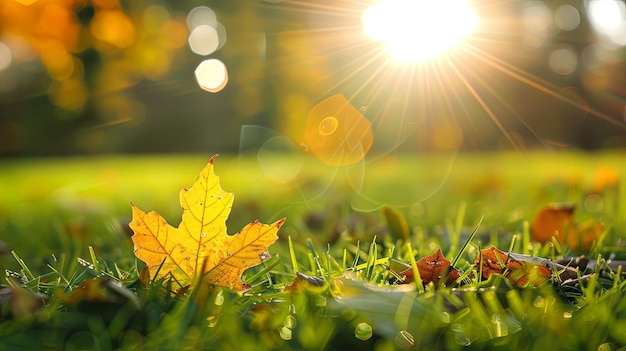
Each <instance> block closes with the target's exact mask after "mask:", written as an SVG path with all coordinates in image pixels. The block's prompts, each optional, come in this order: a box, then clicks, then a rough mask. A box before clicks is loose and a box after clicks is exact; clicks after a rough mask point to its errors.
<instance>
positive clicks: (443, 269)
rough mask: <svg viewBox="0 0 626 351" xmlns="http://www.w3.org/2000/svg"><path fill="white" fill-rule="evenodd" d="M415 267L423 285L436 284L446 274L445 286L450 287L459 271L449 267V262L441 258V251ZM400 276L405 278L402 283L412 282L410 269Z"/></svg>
mask: <svg viewBox="0 0 626 351" xmlns="http://www.w3.org/2000/svg"><path fill="white" fill-rule="evenodd" d="M416 265H417V270H418V271H419V272H420V278H421V279H422V282H423V283H424V284H429V283H431V282H432V283H433V284H437V283H439V280H441V278H444V275H446V274H447V277H446V282H445V285H451V284H453V283H454V281H455V280H456V279H457V278H458V277H460V274H459V271H458V270H457V269H456V268H454V267H450V261H448V260H447V259H446V258H445V257H444V256H443V253H442V252H441V249H438V250H437V252H435V253H434V254H432V255H429V256H425V257H423V258H422V259H420V260H419V261H417V262H416ZM400 274H402V275H404V276H405V277H406V279H405V280H404V283H410V282H412V281H413V280H414V277H413V270H412V269H411V268H407V269H405V270H404V271H402V272H401V273H400Z"/></svg>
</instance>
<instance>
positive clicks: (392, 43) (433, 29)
mask: <svg viewBox="0 0 626 351" xmlns="http://www.w3.org/2000/svg"><path fill="white" fill-rule="evenodd" d="M476 22H477V20H476V16H475V14H474V12H473V11H472V9H471V6H470V3H469V0H457V1H443V0H441V1H430V0H380V1H379V2H378V3H376V4H374V5H372V6H370V7H368V8H367V10H365V12H364V13H363V31H364V32H365V35H366V36H367V37H369V38H370V39H372V40H375V41H381V42H383V43H384V45H385V46H386V49H387V51H388V52H389V54H390V55H391V56H392V57H393V58H394V59H395V60H397V61H400V62H416V61H423V60H428V59H432V58H435V57H437V56H439V55H441V54H442V53H444V52H446V51H447V50H449V49H451V48H452V47H453V46H454V45H456V44H457V43H458V42H459V41H460V40H461V39H462V38H463V37H465V36H467V35H469V34H470V33H472V31H473V30H474V29H475V27H476Z"/></svg>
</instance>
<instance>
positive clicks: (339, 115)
mask: <svg viewBox="0 0 626 351" xmlns="http://www.w3.org/2000/svg"><path fill="white" fill-rule="evenodd" d="M373 138H374V136H373V133H372V126H371V124H370V121H369V120H367V118H365V116H363V114H362V113H361V112H359V110H357V109H356V108H355V107H354V106H352V104H351V103H350V102H349V101H348V100H347V99H346V98H345V96H343V94H337V95H333V96H331V97H329V98H327V99H324V100H323V101H322V102H320V103H318V104H317V105H315V106H313V108H312V109H311V112H310V113H309V116H308V119H307V122H306V127H305V132H304V140H305V142H306V145H307V147H308V148H309V150H311V152H312V153H313V154H314V155H315V156H317V158H319V159H320V161H322V162H323V163H325V164H327V165H330V166H346V165H351V164H355V163H357V162H359V161H361V160H362V159H363V157H365V155H366V154H367V152H368V151H369V149H370V147H371V146H372V141H373Z"/></svg>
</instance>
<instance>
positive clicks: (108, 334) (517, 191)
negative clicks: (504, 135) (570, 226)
mask: <svg viewBox="0 0 626 351" xmlns="http://www.w3.org/2000/svg"><path fill="white" fill-rule="evenodd" d="M209 158H210V155H167V156H150V157H133V156H110V157H93V158H57V159H41V160H39V159H32V160H23V159H22V160H4V161H2V162H0V241H2V242H3V244H6V245H5V246H6V247H5V248H2V250H3V253H2V255H1V256H0V266H1V267H2V268H3V271H4V270H6V272H7V273H6V274H7V278H6V279H4V280H3V281H2V283H1V284H2V285H0V287H1V288H0V289H1V290H0V348H1V349H3V350H5V349H6V350H14V349H15V350H20V349H24V350H29V349H57V350H58V349H67V350H82V349H97V350H117V349H121V350H154V349H163V350H183V349H193V350H197V349H214V348H219V349H223V350H228V349H281V350H291V349H293V350H319V349H327V350H343V349H363V350H393V349H415V350H417V349H419V350H423V349H433V350H437V349H467V348H469V349H507V350H508V349H533V350H534V349H537V350H544V349H550V348H552V349H562V350H580V349H589V350H617V349H620V348H621V347H626V337H625V335H626V334H624V332H623V331H624V330H626V299H623V292H624V289H626V282H625V280H624V276H623V274H622V268H620V267H619V265H615V264H614V263H615V262H616V261H617V263H619V261H620V260H626V250H625V247H626V246H625V245H624V242H623V237H624V235H623V233H624V231H625V230H626V215H625V212H624V209H623V199H625V198H626V194H625V193H624V192H625V191H626V190H625V189H624V187H620V182H619V180H620V176H621V175H623V174H626V159H625V157H624V155H623V153H620V152H602V153H582V152H545V151H544V152H510V153H487V154H479V153H476V154H474V153H458V154H456V153H448V154H445V153H444V154H425V155H415V154H406V155H397V156H393V157H391V156H386V157H381V158H379V159H375V160H370V161H368V162H367V163H365V164H362V165H357V166H351V167H338V168H329V167H325V166H322V165H321V164H319V163H317V162H316V161H315V160H307V161H306V162H305V163H304V165H303V167H302V169H301V170H300V172H299V173H298V174H297V175H295V176H294V178H290V179H289V181H286V182H283V183H280V182H276V181H275V180H271V179H270V178H271V177H270V176H268V174H276V173H271V172H270V173H268V169H267V167H268V164H261V165H259V163H258V160H259V159H257V158H255V157H235V156H229V155H222V156H219V157H218V158H217V159H216V161H215V172H216V174H217V175H218V176H219V177H220V182H221V186H222V188H224V190H226V191H228V192H232V193H234V194H235V200H234V205H233V208H232V212H231V213H230V216H229V217H228V220H227V227H228V232H229V233H230V234H234V233H236V232H237V231H239V230H240V228H242V227H244V225H245V224H246V223H248V222H251V221H253V220H257V219H258V220H259V221H260V222H263V223H272V222H274V221H276V220H279V219H281V218H286V222H285V224H284V225H283V226H282V227H281V228H280V230H279V232H278V237H279V239H278V241H277V242H276V243H274V244H273V245H272V246H270V249H269V253H270V254H271V258H269V259H267V260H265V261H263V264H261V265H258V266H256V267H254V268H251V269H249V270H247V271H246V272H245V273H244V274H243V280H244V281H245V282H246V283H247V284H248V285H249V286H250V288H249V289H248V290H246V291H244V292H239V293H237V292H234V291H232V290H229V289H226V288H220V287H214V286H206V285H202V284H200V285H198V286H196V287H193V288H191V289H189V290H185V289H183V290H182V291H177V290H178V289H175V288H174V286H175V284H174V283H173V282H172V281H168V280H167V279H147V280H146V279H145V277H144V278H141V279H140V272H141V270H142V268H143V266H144V263H143V262H141V261H139V260H137V259H136V258H135V256H134V254H133V243H132V241H131V238H130V236H131V235H132V231H131V230H130V229H129V228H128V223H129V222H130V218H131V202H132V203H133V204H134V205H136V206H137V207H139V208H141V209H142V210H144V211H151V210H155V211H157V212H159V213H160V214H161V215H163V217H164V218H165V219H166V220H167V221H168V223H170V224H172V225H175V226H176V225H178V223H179V222H180V216H181V209H180V208H181V206H180V203H179V198H178V196H179V189H181V188H184V187H189V186H191V184H192V183H193V181H194V180H195V178H196V176H197V174H198V171H199V170H200V169H201V168H202V167H204V166H205V165H206V163H207V162H208V160H209ZM264 162H266V161H264ZM294 162H295V161H294V160H292V159H290V158H289V156H285V157H284V158H280V159H277V161H275V162H273V163H271V167H272V169H273V170H274V171H273V172H278V173H279V174H291V172H292V171H293V164H294ZM274 179H275V178H274ZM549 203H569V204H573V205H575V206H576V210H575V213H574V220H575V222H576V223H577V224H579V225H580V226H583V225H585V223H592V224H593V223H602V224H603V228H605V230H603V231H602V235H601V236H600V237H599V238H597V240H596V242H595V243H594V244H593V245H592V246H591V247H590V248H589V249H588V250H571V249H570V248H568V247H567V246H561V245H558V244H557V243H552V242H549V243H546V244H543V245H542V244H540V243H538V242H535V241H533V240H532V233H531V231H530V229H529V228H530V226H531V224H532V223H533V220H534V218H535V216H536V214H537V212H538V211H539V209H540V208H542V206H544V205H546V204H549ZM383 213H386V214H387V215H384V214H383ZM404 223H406V228H407V229H405V231H407V230H408V231H407V233H409V234H408V238H405V237H403V235H404V234H403V229H402V228H404V227H403V225H404ZM465 244H467V245H465ZM491 246H495V247H497V248H498V249H500V250H502V251H503V252H506V253H507V254H508V253H513V254H526V255H529V256H532V257H540V258H546V259H549V261H548V262H557V261H558V262H561V263H563V262H565V261H564V259H565V258H567V257H573V258H574V259H577V258H581V257H582V256H585V257H587V258H589V259H591V261H590V262H593V264H589V265H588V267H587V270H585V269H584V268H582V266H581V269H580V270H578V271H576V270H574V272H575V273H574V274H575V277H574V278H573V279H571V281H569V282H565V281H564V280H565V279H563V278H562V273H563V269H564V268H563V266H556V265H550V271H549V273H548V277H546V278H547V279H544V280H545V281H542V282H541V283H538V284H517V283H516V282H515V281H511V279H510V278H508V277H505V275H507V274H508V273H509V271H504V272H502V274H494V275H492V276H490V277H489V278H488V279H482V276H481V274H482V273H483V272H481V270H480V267H478V266H475V265H474V261H475V259H476V257H477V256H479V252H480V250H482V249H487V248H489V247H491ZM437 249H441V251H442V253H443V255H444V256H445V258H447V259H448V260H449V261H452V263H453V266H454V268H455V269H458V271H459V274H460V277H459V278H458V279H457V280H456V282H455V283H453V284H449V285H450V286H443V284H441V283H440V284H433V283H431V284H428V283H427V281H426V280H423V281H422V280H421V279H420V278H419V277H418V275H417V274H414V276H415V277H416V278H415V281H414V282H411V283H408V284H403V282H402V279H403V278H404V275H406V274H408V273H407V272H409V271H411V272H413V273H415V269H414V268H413V269H411V268H409V269H408V271H405V272H402V271H398V270H397V269H395V268H394V267H393V265H394V264H396V265H400V264H399V263H397V262H396V261H399V262H404V263H405V264H408V266H402V265H400V267H410V265H411V262H412V261H415V260H420V259H421V258H422V257H424V256H427V255H431V254H433V253H435V252H436V251H437ZM529 256H524V257H529ZM508 260H509V258H508V256H507V258H506V261H507V262H500V264H501V265H503V266H506V265H507V263H508ZM297 273H299V274H297ZM425 282H426V284H424V283H425ZM520 285H522V286H520ZM173 290H174V291H173ZM173 292H174V293H173ZM176 292H177V293H176Z"/></svg>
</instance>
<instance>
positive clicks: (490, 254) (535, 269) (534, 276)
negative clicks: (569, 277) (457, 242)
mask: <svg viewBox="0 0 626 351" xmlns="http://www.w3.org/2000/svg"><path fill="white" fill-rule="evenodd" d="M474 266H475V267H476V269H477V270H481V271H482V279H484V280H487V279H489V277H491V275H492V274H502V275H503V276H505V277H507V278H508V279H509V281H510V282H511V283H513V284H517V285H518V286H524V285H526V284H527V283H530V284H531V285H540V284H542V283H543V282H545V281H547V280H548V278H549V277H550V276H551V275H552V272H551V271H550V269H548V268H546V267H544V266H541V265H536V264H530V263H528V262H523V261H517V260H515V259H513V258H512V257H510V256H509V255H508V254H507V253H506V252H504V251H501V250H498V249H496V248H495V247H493V246H492V247H490V248H488V249H485V250H480V254H479V255H478V257H476V261H475V262H474Z"/></svg>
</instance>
